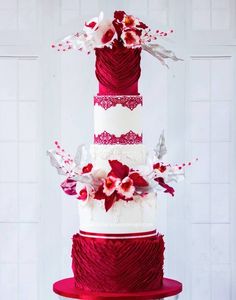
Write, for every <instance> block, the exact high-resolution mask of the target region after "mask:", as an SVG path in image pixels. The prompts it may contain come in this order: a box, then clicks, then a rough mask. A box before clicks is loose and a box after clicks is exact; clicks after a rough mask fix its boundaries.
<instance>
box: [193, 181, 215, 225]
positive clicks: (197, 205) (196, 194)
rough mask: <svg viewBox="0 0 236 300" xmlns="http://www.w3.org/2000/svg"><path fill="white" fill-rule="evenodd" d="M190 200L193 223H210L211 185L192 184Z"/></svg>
mask: <svg viewBox="0 0 236 300" xmlns="http://www.w3.org/2000/svg"><path fill="white" fill-rule="evenodd" d="M189 202H190V206H191V220H192V223H209V222H210V220H211V202H210V185H209V184H192V185H191V192H190V199H189Z"/></svg>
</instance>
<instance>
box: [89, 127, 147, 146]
mask: <svg viewBox="0 0 236 300" xmlns="http://www.w3.org/2000/svg"><path fill="white" fill-rule="evenodd" d="M142 142H143V136H142V134H141V135H139V134H137V133H135V132H133V131H132V130H130V131H129V132H127V133H125V134H122V135H121V136H119V137H117V136H115V135H114V134H110V133H109V132H107V131H103V132H102V133H100V134H98V135H96V134H95V135H94V144H102V145H114V144H120V145H133V144H142Z"/></svg>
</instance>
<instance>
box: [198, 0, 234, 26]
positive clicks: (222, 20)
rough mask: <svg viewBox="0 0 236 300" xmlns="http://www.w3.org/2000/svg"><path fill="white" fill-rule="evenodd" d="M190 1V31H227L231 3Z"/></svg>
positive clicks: (227, 0)
mask: <svg viewBox="0 0 236 300" xmlns="http://www.w3.org/2000/svg"><path fill="white" fill-rule="evenodd" d="M220 2H221V4H219V0H205V1H204V0H200V1H199V0H192V17H193V18H192V29H193V30H198V31H199V30H200V31H217V30H218V31H220V30H229V29H230V24H231V23H230V22H231V16H232V15H231V10H230V7H231V5H230V4H231V3H232V1H229V0H226V1H220Z"/></svg>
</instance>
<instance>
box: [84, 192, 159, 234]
mask: <svg viewBox="0 0 236 300" xmlns="http://www.w3.org/2000/svg"><path fill="white" fill-rule="evenodd" d="M156 216H157V200H156V194H155V193H150V194H148V195H147V196H145V197H142V198H141V197H140V196H136V197H135V199H134V200H133V201H129V202H125V201H123V200H120V201H117V202H115V203H114V205H113V206H112V207H111V208H110V210H108V211H107V212H106V211H105V208H104V200H94V199H89V200H88V201H86V202H82V201H79V218H80V230H82V231H86V232H93V233H108V234H109V233H135V232H136V233H137V232H146V231H152V230H155V229H156Z"/></svg>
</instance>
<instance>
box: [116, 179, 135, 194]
mask: <svg viewBox="0 0 236 300" xmlns="http://www.w3.org/2000/svg"><path fill="white" fill-rule="evenodd" d="M134 191H135V187H134V182H133V180H132V179H131V178H130V177H125V178H124V179H123V180H122V181H121V183H120V184H119V185H118V187H117V192H118V194H119V195H120V196H121V197H122V198H123V197H124V200H132V199H133V195H134Z"/></svg>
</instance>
